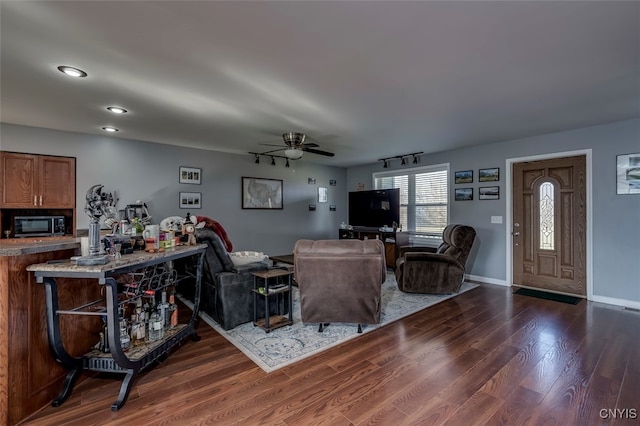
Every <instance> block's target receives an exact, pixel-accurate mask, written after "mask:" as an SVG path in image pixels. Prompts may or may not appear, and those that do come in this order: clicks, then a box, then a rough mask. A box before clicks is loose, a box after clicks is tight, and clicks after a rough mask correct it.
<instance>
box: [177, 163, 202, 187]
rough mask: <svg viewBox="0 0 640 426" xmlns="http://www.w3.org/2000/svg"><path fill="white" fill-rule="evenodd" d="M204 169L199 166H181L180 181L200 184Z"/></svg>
mask: <svg viewBox="0 0 640 426" xmlns="http://www.w3.org/2000/svg"><path fill="white" fill-rule="evenodd" d="M201 178H202V169H200V168H197V167H184V166H180V183H191V184H195V185H200V183H201Z"/></svg>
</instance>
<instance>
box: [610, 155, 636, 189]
mask: <svg viewBox="0 0 640 426" xmlns="http://www.w3.org/2000/svg"><path fill="white" fill-rule="evenodd" d="M616 166H617V190H616V192H617V193H618V194H640V153H637V154H625V155H618V156H617V157H616Z"/></svg>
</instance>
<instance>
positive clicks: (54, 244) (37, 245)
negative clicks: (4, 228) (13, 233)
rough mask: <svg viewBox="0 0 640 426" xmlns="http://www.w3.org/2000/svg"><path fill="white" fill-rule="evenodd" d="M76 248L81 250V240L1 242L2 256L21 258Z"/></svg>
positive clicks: (31, 239) (58, 239) (24, 239)
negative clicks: (22, 256) (25, 255)
mask: <svg viewBox="0 0 640 426" xmlns="http://www.w3.org/2000/svg"><path fill="white" fill-rule="evenodd" d="M75 248H80V238H74V237H42V238H10V239H3V240H0V256H21V255H24V254H35V253H46V252H50V251H57V250H68V249H75Z"/></svg>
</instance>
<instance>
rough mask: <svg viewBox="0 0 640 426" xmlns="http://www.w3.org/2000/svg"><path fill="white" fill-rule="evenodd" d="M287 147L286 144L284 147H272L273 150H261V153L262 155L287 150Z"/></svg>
mask: <svg viewBox="0 0 640 426" xmlns="http://www.w3.org/2000/svg"><path fill="white" fill-rule="evenodd" d="M273 146H277V145H273ZM285 149H287V147H286V146H284V147H282V148H278V149H272V150H271V151H266V152H261V153H260V155H263V154H271V153H272V152H278V151H283V150H285Z"/></svg>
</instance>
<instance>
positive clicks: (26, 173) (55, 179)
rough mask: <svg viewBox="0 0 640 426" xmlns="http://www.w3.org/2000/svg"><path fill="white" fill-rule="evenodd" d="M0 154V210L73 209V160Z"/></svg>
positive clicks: (74, 189) (74, 173)
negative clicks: (0, 208) (0, 176)
mask: <svg viewBox="0 0 640 426" xmlns="http://www.w3.org/2000/svg"><path fill="white" fill-rule="evenodd" d="M0 154H1V157H0V158H1V165H2V170H1V174H2V185H1V186H0V189H1V191H2V194H1V197H0V207H2V208H30V209H75V204H76V159H75V158H72V157H57V156H50V155H36V154H24V153H15V152H1V153H0Z"/></svg>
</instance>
